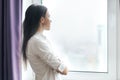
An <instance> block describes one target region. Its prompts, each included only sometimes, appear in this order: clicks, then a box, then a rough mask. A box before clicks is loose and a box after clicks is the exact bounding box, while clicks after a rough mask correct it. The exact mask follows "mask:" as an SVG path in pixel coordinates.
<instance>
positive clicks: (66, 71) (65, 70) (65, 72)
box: [57, 67, 68, 75]
mask: <svg viewBox="0 0 120 80" xmlns="http://www.w3.org/2000/svg"><path fill="white" fill-rule="evenodd" d="M57 72H58V73H60V74H62V75H67V73H68V69H67V67H66V68H65V69H64V71H63V72H61V71H59V70H57Z"/></svg>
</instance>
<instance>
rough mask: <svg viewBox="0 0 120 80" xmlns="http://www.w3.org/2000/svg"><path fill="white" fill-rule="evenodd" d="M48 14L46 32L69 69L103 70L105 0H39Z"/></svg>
mask: <svg viewBox="0 0 120 80" xmlns="http://www.w3.org/2000/svg"><path fill="white" fill-rule="evenodd" d="M43 5H45V6H47V7H48V10H49V13H50V15H51V20H52V23H51V31H50V32H46V34H47V35H48V37H49V39H50V40H51V42H52V45H53V48H54V51H55V53H56V54H58V55H59V56H61V58H62V59H63V61H65V63H66V64H67V65H68V67H69V69H70V70H71V71H95V72H107V0H43Z"/></svg>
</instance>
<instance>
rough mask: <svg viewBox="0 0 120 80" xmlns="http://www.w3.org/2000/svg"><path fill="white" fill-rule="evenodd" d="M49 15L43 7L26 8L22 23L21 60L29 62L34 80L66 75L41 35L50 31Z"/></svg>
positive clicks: (52, 78) (53, 78)
mask: <svg viewBox="0 0 120 80" xmlns="http://www.w3.org/2000/svg"><path fill="white" fill-rule="evenodd" d="M49 17H50V15H49V12H48V10H47V8H46V7H45V6H42V5H34V4H32V5H31V6H29V7H28V9H27V10H26V13H25V20H24V23H23V46H22V52H23V59H24V62H25V63H26V64H27V60H28V61H29V63H30V65H31V67H32V69H33V71H34V72H35V79H36V80H59V78H58V74H59V73H60V74H63V75H66V74H67V72H68V70H67V67H66V66H65V65H64V64H63V63H62V62H61V61H60V59H58V58H57V57H56V56H55V55H54V54H53V51H52V49H51V46H50V45H49V41H48V40H47V38H46V37H45V36H44V35H43V31H44V30H50V22H51V21H50V19H49Z"/></svg>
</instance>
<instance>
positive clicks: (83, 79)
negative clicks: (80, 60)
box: [62, 0, 119, 80]
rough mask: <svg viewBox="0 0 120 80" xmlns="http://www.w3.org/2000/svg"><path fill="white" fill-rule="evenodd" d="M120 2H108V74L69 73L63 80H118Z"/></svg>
mask: <svg viewBox="0 0 120 80" xmlns="http://www.w3.org/2000/svg"><path fill="white" fill-rule="evenodd" d="M118 3H119V0H107V27H108V29H107V30H108V32H107V33H108V36H107V37H108V41H107V43H108V48H107V52H108V53H107V55H108V59H107V60H108V63H107V64H108V72H69V74H68V75H67V76H62V79H63V80H117V68H116V67H117V66H116V65H117V62H116V59H117V23H116V22H117V10H118V6H119V4H118Z"/></svg>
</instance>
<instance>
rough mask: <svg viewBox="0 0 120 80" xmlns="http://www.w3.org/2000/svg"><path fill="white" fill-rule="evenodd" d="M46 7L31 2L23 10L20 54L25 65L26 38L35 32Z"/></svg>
mask: <svg viewBox="0 0 120 80" xmlns="http://www.w3.org/2000/svg"><path fill="white" fill-rule="evenodd" d="M46 12H47V8H46V7H45V6H42V5H36V4H32V5H30V6H29V7H28V8H27V10H26V12H25V19H24V22H23V44H22V54H23V61H24V63H25V64H26V65H27V56H26V47H27V43H28V40H29V39H30V38H31V37H32V36H33V35H34V34H35V33H36V32H37V30H38V28H39V25H40V19H41V17H45V15H46Z"/></svg>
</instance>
